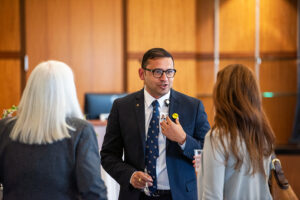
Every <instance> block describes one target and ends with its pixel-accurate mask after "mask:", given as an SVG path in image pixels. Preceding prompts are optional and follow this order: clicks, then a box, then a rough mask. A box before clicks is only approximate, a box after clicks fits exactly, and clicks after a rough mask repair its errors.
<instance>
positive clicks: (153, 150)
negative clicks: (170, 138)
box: [145, 100, 160, 195]
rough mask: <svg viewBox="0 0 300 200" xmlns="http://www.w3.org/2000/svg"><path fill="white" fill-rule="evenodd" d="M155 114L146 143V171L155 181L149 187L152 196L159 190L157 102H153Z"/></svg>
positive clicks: (153, 114)
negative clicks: (157, 173) (157, 170)
mask: <svg viewBox="0 0 300 200" xmlns="http://www.w3.org/2000/svg"><path fill="white" fill-rule="evenodd" d="M152 106H153V113H152V118H151V121H150V124H149V128H148V135H147V141H146V152H145V153H146V155H145V156H146V159H145V164H146V169H147V173H148V174H149V175H150V176H151V177H152V179H153V185H152V186H151V187H149V191H150V193H151V195H153V194H155V192H156V190H157V178H156V159H157V157H158V154H159V151H158V133H159V117H160V115H159V110H158V107H159V103H158V101H157V100H155V101H153V102H152Z"/></svg>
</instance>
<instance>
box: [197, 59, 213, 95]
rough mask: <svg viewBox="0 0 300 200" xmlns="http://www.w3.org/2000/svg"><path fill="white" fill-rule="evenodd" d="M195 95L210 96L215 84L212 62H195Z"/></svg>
mask: <svg viewBox="0 0 300 200" xmlns="http://www.w3.org/2000/svg"><path fill="white" fill-rule="evenodd" d="M196 76H197V94H198V95H202V94H206V95H207V94H210V95H211V94H212V92H213V86H214V84H215V78H214V76H215V75H214V62H213V61H212V60H204V61H200V60H199V61H197V69H196Z"/></svg>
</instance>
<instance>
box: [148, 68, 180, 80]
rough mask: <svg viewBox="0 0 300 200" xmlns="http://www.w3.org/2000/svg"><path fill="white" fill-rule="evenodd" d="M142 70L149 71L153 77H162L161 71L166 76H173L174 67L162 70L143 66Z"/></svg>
mask: <svg viewBox="0 0 300 200" xmlns="http://www.w3.org/2000/svg"><path fill="white" fill-rule="evenodd" d="M143 69H144V70H147V71H149V72H152V74H153V76H154V77H155V78H160V77H162V75H163V73H165V74H166V76H167V77H168V78H173V77H174V76H175V73H176V69H167V70H162V69H148V68H143Z"/></svg>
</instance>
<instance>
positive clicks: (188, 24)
mask: <svg viewBox="0 0 300 200" xmlns="http://www.w3.org/2000/svg"><path fill="white" fill-rule="evenodd" d="M195 4H196V3H195V0H163V1H161V0H128V1H127V13H128V15H127V25H128V26H127V31H128V32H127V44H128V47H127V49H128V52H140V51H142V52H145V51H146V50H148V49H150V48H153V47H163V48H165V49H166V50H168V51H170V52H171V51H176V52H194V51H195V46H196V45H195V42H196V40H195V30H196V29H195V24H196V13H195V11H196V9H195Z"/></svg>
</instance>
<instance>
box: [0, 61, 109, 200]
mask: <svg viewBox="0 0 300 200" xmlns="http://www.w3.org/2000/svg"><path fill="white" fill-rule="evenodd" d="M18 108H19V110H18V112H17V115H16V117H14V118H8V119H4V120H1V121H0V182H1V183H3V186H4V191H3V198H4V199H6V200H10V199H22V200H27V199H28V200H29V199H30V200H35V199H43V200H47V199H49V200H50V199H51V200H53V199H55V200H58V199H64V200H66V199H106V188H105V185H104V183H103V181H102V180H101V177H100V158H99V151H98V144H97V139H96V135H95V132H94V130H93V127H92V125H90V124H89V123H87V122H86V121H85V120H83V115H82V113H81V110H80V107H79V103H78V100H77V96H76V89H75V84H74V80H73V73H72V70H71V69H70V68H69V67H68V66H67V65H66V64H65V63H62V62H58V61H47V62H43V63H40V64H39V65H38V66H37V67H36V68H35V69H34V70H33V71H32V73H31V75H30V77H29V80H28V83H27V85H26V88H25V90H24V92H23V95H22V98H21V101H20V104H19V106H18Z"/></svg>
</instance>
